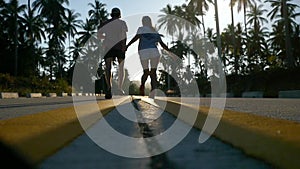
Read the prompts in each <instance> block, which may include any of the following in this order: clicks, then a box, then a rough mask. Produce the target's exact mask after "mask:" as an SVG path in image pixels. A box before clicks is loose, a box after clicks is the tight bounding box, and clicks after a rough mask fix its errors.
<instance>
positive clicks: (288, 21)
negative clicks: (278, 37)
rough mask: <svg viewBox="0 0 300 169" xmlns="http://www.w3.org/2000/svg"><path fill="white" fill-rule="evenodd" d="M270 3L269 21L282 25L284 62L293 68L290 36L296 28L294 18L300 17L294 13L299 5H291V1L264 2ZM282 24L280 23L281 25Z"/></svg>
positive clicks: (273, 0)
mask: <svg viewBox="0 0 300 169" xmlns="http://www.w3.org/2000/svg"><path fill="white" fill-rule="evenodd" d="M266 2H270V3H271V7H272V10H271V11H270V12H269V13H268V16H269V17H270V19H271V20H274V19H276V20H275V24H278V25H283V26H284V27H283V32H284V39H285V48H284V49H282V50H283V51H285V58H286V59H285V60H286V61H287V64H288V67H294V66H295V58H294V56H293V52H292V48H293V47H292V44H291V35H292V34H293V31H294V30H295V27H296V26H297V24H296V22H295V18H296V17H297V16H299V15H300V13H297V12H296V8H299V5H297V4H293V3H291V0H266ZM281 22H282V23H281Z"/></svg>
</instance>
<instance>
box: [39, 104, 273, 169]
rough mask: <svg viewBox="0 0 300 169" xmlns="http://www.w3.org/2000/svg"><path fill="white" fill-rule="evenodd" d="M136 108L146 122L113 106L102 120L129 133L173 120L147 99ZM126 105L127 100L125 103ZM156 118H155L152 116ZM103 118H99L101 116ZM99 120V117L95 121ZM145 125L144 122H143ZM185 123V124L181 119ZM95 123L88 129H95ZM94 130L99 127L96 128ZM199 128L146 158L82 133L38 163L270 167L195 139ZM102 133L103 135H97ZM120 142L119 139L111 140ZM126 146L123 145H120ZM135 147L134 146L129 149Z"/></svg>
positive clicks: (56, 168)
mask: <svg viewBox="0 0 300 169" xmlns="http://www.w3.org/2000/svg"><path fill="white" fill-rule="evenodd" d="M137 105H138V107H139V110H141V111H135V112H131V113H133V114H134V115H136V116H137V118H142V120H144V121H146V122H149V121H152V120H154V121H152V122H150V123H147V124H143V123H134V122H132V121H130V120H127V119H126V118H124V117H123V116H122V115H121V114H122V113H121V114H120V112H118V110H117V109H114V110H113V111H112V112H110V113H109V114H108V115H106V116H105V120H107V121H108V123H109V124H110V125H111V126H112V127H113V128H114V129H115V130H117V131H118V132H120V133H122V134H124V135H127V136H130V137H144V138H147V137H151V136H153V135H158V134H160V133H162V132H164V131H165V130H167V129H168V128H169V127H170V126H171V125H172V124H173V122H174V121H175V120H176V119H175V118H174V116H172V115H170V114H169V113H166V112H163V113H162V114H161V116H160V117H159V118H158V119H156V118H157V114H160V110H159V109H158V108H156V107H154V106H152V105H149V104H148V103H145V102H142V101H138V102H137ZM127 106H128V107H130V106H131V105H130V103H128V104H127ZM155 119H156V120H155ZM102 120H103V119H102ZM99 123H101V120H100V121H99ZM145 125H146V126H145ZM180 125H182V126H185V127H186V124H184V123H181V124H180ZM97 126H98V125H97V124H95V125H94V127H92V128H91V129H90V130H95V128H96V127H97ZM96 130H100V129H99V128H96ZM199 134H200V131H199V130H197V129H192V130H191V131H190V132H189V134H188V135H187V137H185V138H184V139H183V140H182V141H181V142H180V143H179V144H178V145H177V146H176V147H175V148H173V149H171V150H170V151H168V152H166V153H163V154H160V155H157V156H153V157H149V158H138V159H135V158H126V157H121V156H117V155H114V154H112V153H109V152H107V151H105V150H104V149H102V148H101V147H99V146H98V145H97V144H96V143H94V142H93V140H91V139H90V138H89V137H88V135H87V134H83V135H82V136H80V137H79V138H78V139H76V140H75V141H74V142H72V143H71V144H70V145H68V146H67V147H65V148H64V149H62V150H60V151H59V152H57V153H56V154H54V155H53V156H51V157H50V158H48V159H47V160H45V161H44V162H43V163H42V164H41V165H40V168H41V169H66V168H72V169H85V168H89V169H99V168H106V169H116V168H122V169H133V168H134V169H196V168H197V169H198V168H205V169H210V168H214V169H215V168H222V169H235V168H236V169H240V168H244V169H247V168H249V169H253V168H256V169H263V168H271V166H270V165H268V164H266V163H264V162H263V161H260V160H257V159H255V158H251V157H249V156H247V155H245V154H243V152H241V151H240V150H238V149H235V148H233V147H232V146H230V145H228V144H225V143H223V142H221V141H219V140H217V139H216V138H210V139H209V140H208V141H207V142H205V143H203V144H199V143H198V137H199ZM99 137H105V136H99ZM111 141H112V142H117V144H122V140H111ZM124 146H126V145H124ZM157 146H159V145H152V144H145V146H144V147H143V146H137V147H136V149H138V150H137V151H141V152H143V151H153V150H152V149H155V148H156V147H157ZM133 151H135V150H133Z"/></svg>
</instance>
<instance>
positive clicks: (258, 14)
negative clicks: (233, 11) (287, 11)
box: [247, 4, 268, 27]
mask: <svg viewBox="0 0 300 169" xmlns="http://www.w3.org/2000/svg"><path fill="white" fill-rule="evenodd" d="M267 11H268V10H266V9H263V5H262V4H260V5H259V6H257V4H254V5H251V7H250V11H249V13H247V17H248V21H247V24H250V25H253V26H254V27H258V26H259V25H263V24H264V23H266V24H267V23H268V20H267V19H266V18H265V17H264V13H265V12H267Z"/></svg>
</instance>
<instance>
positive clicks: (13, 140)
mask: <svg viewBox="0 0 300 169" xmlns="http://www.w3.org/2000/svg"><path fill="white" fill-rule="evenodd" d="M128 99H130V97H129V96H128V97H121V98H118V99H114V100H101V101H100V102H98V105H99V109H100V111H101V113H102V114H103V115H105V114H107V113H108V112H110V111H111V110H113V109H114V108H115V106H116V105H118V104H122V103H123V102H125V101H126V100H128ZM89 105H90V103H86V104H81V105H80V108H82V109H86V110H89ZM97 113H98V112H89V114H88V116H93V117H95V114H97ZM98 117H99V118H100V117H101V116H98ZM99 118H98V119H93V120H94V122H96V121H97V120H99ZM90 125H92V123H91V124H90ZM0 128H1V130H0V140H1V141H2V142H3V143H5V144H7V145H8V146H9V147H12V148H14V150H15V151H17V152H20V154H21V155H22V156H23V157H25V159H26V160H27V161H29V162H30V163H33V164H34V165H37V164H39V163H40V162H42V161H43V160H44V159H46V158H47V157H49V156H50V155H52V154H53V153H55V152H56V151H58V150H59V149H60V148H62V147H64V146H65V145H66V144H68V143H70V142H71V141H72V140H74V139H75V138H76V137H78V136H79V135H81V134H82V133H83V132H84V130H83V128H82V126H81V125H80V123H79V121H78V119H77V114H76V112H75V110H74V107H73V106H72V107H68V108H61V109H56V110H51V111H48V112H42V113H37V114H31V115H26V116H22V117H18V118H14V119H8V120H2V121H0Z"/></svg>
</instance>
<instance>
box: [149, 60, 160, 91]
mask: <svg viewBox="0 0 300 169" xmlns="http://www.w3.org/2000/svg"><path fill="white" fill-rule="evenodd" d="M158 63H159V58H153V59H151V60H150V65H151V70H150V78H151V91H152V90H154V89H156V88H157V75H156V70H157V66H158Z"/></svg>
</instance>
